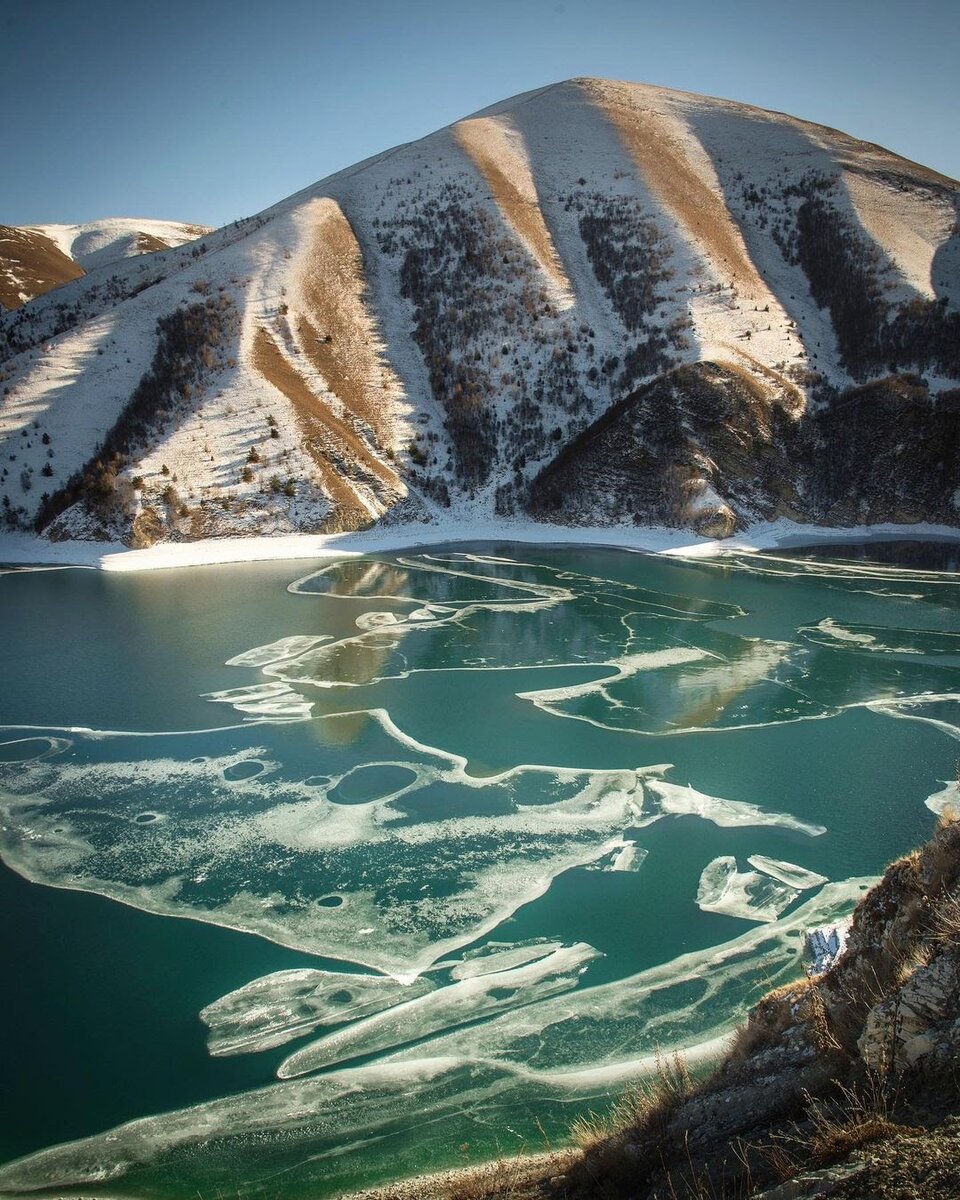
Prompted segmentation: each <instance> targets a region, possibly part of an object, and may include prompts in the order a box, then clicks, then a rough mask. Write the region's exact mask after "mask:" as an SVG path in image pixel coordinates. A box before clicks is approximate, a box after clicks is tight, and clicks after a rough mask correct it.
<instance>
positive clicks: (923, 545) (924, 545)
mask: <svg viewBox="0 0 960 1200" xmlns="http://www.w3.org/2000/svg"><path fill="white" fill-rule="evenodd" d="M958 538H960V531H958ZM770 554H771V555H775V556H777V557H780V558H798V559H802V560H810V561H814V560H816V559H823V558H825V559H829V560H831V561H835V560H837V559H846V560H847V561H848V562H868V563H876V564H877V565H879V566H884V567H907V568H910V567H912V568H914V569H915V570H922V571H960V540H958V541H902V542H901V541H891V542H824V543H823V544H821V545H814V546H803V547H795V548H790V549H783V550H776V551H773V550H772V551H770ZM761 557H762V555H761Z"/></svg>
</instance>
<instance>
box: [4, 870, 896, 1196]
mask: <svg viewBox="0 0 960 1200" xmlns="http://www.w3.org/2000/svg"><path fill="white" fill-rule="evenodd" d="M868 882H873V880H869V881H868V880H847V881H844V882H843V883H836V884H827V885H826V886H825V887H824V888H823V890H822V891H821V892H819V893H817V894H816V895H815V896H813V897H811V898H810V899H809V900H808V901H807V902H806V903H805V904H804V905H802V906H801V907H800V908H798V909H797V910H796V911H795V912H794V913H792V914H790V915H789V916H786V917H783V918H782V919H781V920H780V921H779V922H777V923H776V924H775V925H769V926H768V925H764V926H760V927H755V928H753V929H750V930H747V931H746V932H745V933H743V934H742V935H741V936H740V937H738V938H736V939H734V940H732V941H729V942H726V943H724V944H723V945H722V946H715V947H711V948H709V949H707V950H702V951H697V952H694V953H690V954H687V955H684V956H682V957H680V958H677V959H674V960H673V961H672V962H668V963H664V964H661V965H659V966H656V967H652V968H649V969H647V970H645V971H643V972H641V973H639V974H637V975H634V976H631V977H630V978H627V979H619V980H616V981H613V982H611V983H607V984H602V985H600V986H598V987H595V988H591V989H589V990H583V989H577V990H576V991H574V992H570V993H567V994H563V995H555V996H552V997H549V998H547V999H545V1000H543V1001H542V1002H541V1003H533V1004H529V1005H525V1006H523V1007H520V1008H515V1009H511V1010H508V1011H505V1012H502V1013H501V1014H499V1015H496V1014H494V1015H492V1016H491V1018H490V1019H489V1020H487V1021H482V1022H479V1023H476V1024H473V1025H469V1024H468V1025H465V1026H463V1027H461V1028H459V1029H456V1030H452V1031H450V1032H447V1033H445V1034H442V1035H440V1036H437V1037H435V1038H432V1039H431V1040H430V1041H429V1042H428V1043H426V1044H425V1045H419V1046H415V1047H410V1048H407V1049H405V1050H403V1051H401V1052H399V1053H398V1054H396V1055H395V1056H394V1057H393V1058H392V1059H389V1060H386V1061H378V1062H373V1063H370V1064H367V1065H364V1066H361V1067H355V1068H351V1069H338V1070H334V1071H332V1072H329V1073H325V1074H321V1075H308V1076H305V1077H302V1078H297V1079H293V1080H286V1081H283V1082H279V1083H274V1084H271V1085H269V1086H267V1087H263V1088H259V1089H256V1090H254V1091H249V1092H245V1093H240V1094H237V1095H231V1096H227V1097H224V1098H222V1099H217V1100H213V1101H209V1102H206V1103H203V1104H200V1105H197V1106H194V1107H191V1108H184V1109H180V1110H178V1111H174V1112H166V1113H162V1114H159V1115H157V1116H153V1117H146V1118H142V1119H139V1120H135V1121H131V1122H128V1123H126V1124H124V1125H120V1126H118V1127H116V1128H114V1129H112V1130H109V1131H106V1132H104V1133H99V1134H96V1135H94V1136H92V1137H87V1138H83V1139H80V1140H78V1141H73V1142H69V1143H64V1144H62V1145H59V1146H53V1147H50V1148H48V1149H45V1150H41V1151H38V1152H37V1153H34V1154H31V1155H28V1156H27V1157H24V1158H21V1159H18V1160H17V1161H15V1162H12V1163H7V1164H5V1165H3V1166H0V1190H2V1191H4V1192H10V1193H13V1194H19V1193H23V1192H33V1191H40V1190H46V1191H56V1192H57V1193H63V1192H70V1193H71V1194H73V1193H75V1192H81V1193H83V1192H84V1191H94V1192H96V1191H97V1190H98V1189H99V1190H102V1188H103V1186H104V1183H105V1181H109V1182H110V1186H111V1190H112V1191H113V1190H116V1191H118V1192H121V1191H122V1192H123V1193H124V1194H127V1195H140V1194H152V1193H153V1192H156V1191H159V1190H161V1187H162V1185H163V1183H164V1182H166V1183H167V1184H169V1180H170V1179H171V1178H177V1177H178V1175H180V1174H189V1177H190V1179H191V1181H192V1183H193V1184H195V1186H196V1187H197V1188H198V1189H199V1190H201V1191H202V1192H203V1193H204V1194H207V1192H208V1191H209V1192H210V1193H211V1194H212V1193H215V1191H216V1188H217V1187H218V1186H222V1185H223V1183H224V1180H231V1181H234V1180H235V1181H241V1180H242V1181H243V1182H242V1188H243V1192H244V1194H245V1195H248V1196H251V1197H257V1198H258V1200H268V1198H270V1200H272V1198H274V1197H276V1195H277V1177H278V1175H279V1174H280V1173H282V1174H283V1178H284V1181H285V1184H286V1186H288V1188H289V1189H290V1190H291V1193H292V1194H300V1195H306V1194H309V1193H312V1192H318V1191H319V1190H320V1187H321V1186H323V1185H326V1186H327V1187H329V1185H330V1181H331V1179H333V1178H336V1179H342V1180H344V1181H346V1180H348V1179H350V1178H356V1176H357V1173H358V1172H360V1171H363V1170H366V1171H370V1170H371V1168H372V1169H373V1175H372V1176H371V1177H372V1178H375V1177H376V1172H377V1170H378V1169H379V1170H380V1171H381V1172H382V1171H383V1170H385V1169H390V1170H393V1171H394V1172H395V1173H396V1174H413V1173H415V1171H416V1170H417V1169H418V1165H419V1164H422V1161H423V1156H424V1154H425V1153H426V1152H427V1150H428V1149H429V1148H430V1146H432V1145H433V1144H434V1143H435V1139H436V1129H437V1128H438V1127H442V1129H443V1131H444V1139H445V1141H447V1142H448V1143H449V1142H451V1141H452V1142H453V1143H459V1142H461V1141H470V1140H471V1139H472V1138H475V1137H476V1136H477V1135H478V1134H479V1133H480V1131H482V1130H483V1129H488V1128H489V1126H490V1125H491V1124H495V1125H496V1127H497V1128H498V1129H502V1128H503V1127H504V1126H503V1123H504V1114H505V1113H506V1112H509V1111H511V1109H512V1110H513V1111H516V1112H518V1113H519V1112H520V1111H523V1112H530V1111H534V1112H536V1113H538V1114H541V1115H542V1114H544V1113H546V1114H547V1115H548V1116H549V1115H553V1116H555V1117H556V1118H557V1120H558V1122H559V1123H562V1122H563V1119H564V1113H565V1112H566V1111H568V1110H566V1109H565V1108H564V1106H565V1105H566V1104H568V1103H570V1102H571V1101H579V1102H582V1101H583V1100H584V1099H590V1098H591V1097H594V1096H596V1097H597V1098H599V1097H601V1096H609V1093H610V1090H611V1088H612V1087H616V1086H625V1085H627V1084H629V1083H630V1082H631V1081H634V1080H636V1079H637V1077H638V1076H640V1075H642V1073H643V1071H644V1070H645V1069H646V1064H647V1063H648V1062H649V1065H650V1069H653V1067H654V1059H655V1053H656V1051H657V1050H658V1049H660V1050H668V1049H672V1048H674V1047H685V1046H687V1047H693V1049H692V1050H689V1051H688V1056H689V1058H690V1059H691V1060H696V1058H697V1051H698V1050H699V1049H700V1048H703V1049H704V1051H707V1050H709V1049H710V1048H713V1049H715V1050H716V1051H719V1050H720V1049H721V1048H722V1046H721V1043H720V1041H719V1039H720V1038H721V1037H722V1036H723V1035H725V1034H727V1033H729V1031H730V1030H731V1029H732V1028H733V1026H734V1025H735V1023H736V1022H737V1021H738V1020H739V1019H741V1013H742V1009H743V1006H744V1005H745V1004H746V1002H747V1000H748V998H749V997H750V996H752V995H754V994H755V991H756V961H757V960H756V955H757V954H758V953H761V952H762V953H763V955H764V963H765V966H766V967H767V969H768V971H769V982H770V985H771V986H775V985H776V984H777V983H779V982H781V981H782V980H784V979H785V978H791V977H794V976H795V973H796V968H797V962H798V958H799V956H800V954H801V951H802V945H803V934H804V932H805V931H806V930H808V929H811V928H816V927H819V926H822V925H824V924H826V923H836V922H837V921H838V920H840V918H841V916H842V914H843V913H844V912H848V911H849V910H850V908H851V907H852V906H853V904H854V903H855V901H856V899H857V897H858V896H859V894H860V893H861V891H862V890H863V888H864V887H865V886H866V884H867V883H868ZM433 994H436V993H431V995H433ZM463 1019H466V1020H467V1021H469V1016H468V1015H464V1016H461V1020H463ZM531 1047H532V1049H531ZM411 1113H414V1114H415V1116H416V1121H415V1122H413V1123H411V1121H410V1114H411ZM518 1148H519V1147H518ZM265 1153H267V1154H268V1158H269V1162H268V1166H267V1169H266V1171H265V1170H264V1154H265ZM344 1186H346V1182H344Z"/></svg>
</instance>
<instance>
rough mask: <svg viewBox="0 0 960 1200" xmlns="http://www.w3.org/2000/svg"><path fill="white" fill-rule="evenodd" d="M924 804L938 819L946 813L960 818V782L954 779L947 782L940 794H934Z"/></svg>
mask: <svg viewBox="0 0 960 1200" xmlns="http://www.w3.org/2000/svg"><path fill="white" fill-rule="evenodd" d="M924 804H925V805H926V806H927V808H929V809H930V811H931V812H933V813H936V814H937V816H938V817H939V816H942V815H943V814H944V813H953V814H955V815H956V816H960V781H958V780H956V779H953V780H950V781H949V782H945V783H944V786H943V788H942V789H941V790H940V791H939V792H934V793H933V795H932V796H928V797H927V798H926V800H924Z"/></svg>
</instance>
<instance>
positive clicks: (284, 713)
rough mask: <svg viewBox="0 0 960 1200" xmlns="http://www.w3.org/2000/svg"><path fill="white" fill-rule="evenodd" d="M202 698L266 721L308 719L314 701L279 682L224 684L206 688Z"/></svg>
mask: <svg viewBox="0 0 960 1200" xmlns="http://www.w3.org/2000/svg"><path fill="white" fill-rule="evenodd" d="M203 698H204V699H205V700H209V701H210V703H211V704H229V705H230V706H231V708H234V709H236V711H237V712H241V713H245V714H248V715H250V716H253V717H257V718H258V719H260V720H264V721H271V720H280V721H307V720H309V719H310V714H311V712H312V711H313V705H314V702H313V701H312V700H307V699H305V698H304V697H303V696H302V695H301V694H300V693H299V692H297V691H294V689H293V688H292V687H291V686H290V685H289V684H288V683H279V682H278V683H255V684H251V685H250V686H249V687H237V688H224V689H223V690H222V691H219V692H206V693H205V694H204V697H203Z"/></svg>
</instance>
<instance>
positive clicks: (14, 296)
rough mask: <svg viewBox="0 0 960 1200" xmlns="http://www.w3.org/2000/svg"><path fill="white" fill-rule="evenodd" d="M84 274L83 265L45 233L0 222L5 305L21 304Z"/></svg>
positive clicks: (0, 299) (1, 301)
mask: <svg viewBox="0 0 960 1200" xmlns="http://www.w3.org/2000/svg"><path fill="white" fill-rule="evenodd" d="M83 274H85V272H84V270H83V267H81V266H79V265H78V264H77V263H75V262H74V261H73V259H72V258H68V257H67V255H66V254H64V253H63V251H62V250H61V249H60V248H59V247H58V246H57V245H55V243H54V242H52V241H51V240H50V238H48V237H45V236H44V235H43V234H42V233H38V232H37V231H36V230H33V229H19V228H17V226H15V225H0V305H3V307H4V308H6V309H13V308H19V307H20V306H21V305H22V304H25V303H26V300H32V299H33V297H34V296H42V295H43V293H44V292H49V291H50V290H51V289H52V288H55V287H59V285H60V284H61V283H68V282H69V281H70V280H71V279H79V278H80V276H81V275H83ZM24 297H26V299H24Z"/></svg>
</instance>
